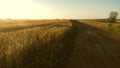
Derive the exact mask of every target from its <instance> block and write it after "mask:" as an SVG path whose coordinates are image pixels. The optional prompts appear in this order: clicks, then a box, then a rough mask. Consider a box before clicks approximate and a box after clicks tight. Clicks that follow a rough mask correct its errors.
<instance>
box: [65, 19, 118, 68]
mask: <svg viewBox="0 0 120 68" xmlns="http://www.w3.org/2000/svg"><path fill="white" fill-rule="evenodd" d="M71 22H72V23H73V24H74V25H76V27H77V28H78V30H79V32H78V33H79V35H78V36H77V37H76V40H75V42H74V45H73V46H74V50H73V56H72V57H71V59H70V63H68V67H67V68H120V65H119V64H120V58H119V54H120V50H119V48H120V39H118V38H116V37H114V36H113V35H111V34H109V33H107V32H104V31H102V30H100V29H97V28H95V27H93V26H90V25H87V24H84V23H82V22H79V21H77V20H71ZM116 48H117V49H116ZM117 52H118V53H117Z"/></svg>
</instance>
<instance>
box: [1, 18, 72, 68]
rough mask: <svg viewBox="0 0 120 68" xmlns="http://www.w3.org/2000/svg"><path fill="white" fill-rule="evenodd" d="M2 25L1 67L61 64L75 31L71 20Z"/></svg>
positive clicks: (29, 21) (34, 21) (35, 67)
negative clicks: (63, 53) (72, 33)
mask: <svg viewBox="0 0 120 68" xmlns="http://www.w3.org/2000/svg"><path fill="white" fill-rule="evenodd" d="M0 24H1V26H0V68H30V67H32V68H38V67H42V68H49V67H55V65H57V64H58V65H60V64H61V63H60V62H61V60H63V59H64V58H63V57H62V56H60V55H61V53H62V52H63V51H64V49H66V48H65V47H66V45H65V44H66V43H69V40H68V39H69V37H70V36H69V34H68V33H69V32H70V31H72V29H73V28H72V24H71V23H70V22H69V20H3V21H1V22H0ZM66 35H68V36H66ZM70 38H71V37H70ZM66 40H67V41H66ZM66 55H67V54H66ZM64 60H66V59H64ZM64 60H63V61H64ZM63 61H62V62H63ZM59 63H60V64H59Z"/></svg>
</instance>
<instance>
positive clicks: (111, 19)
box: [108, 11, 118, 23]
mask: <svg viewBox="0 0 120 68" xmlns="http://www.w3.org/2000/svg"><path fill="white" fill-rule="evenodd" d="M117 16H118V13H117V12H114V11H112V12H111V13H110V15H109V18H108V22H109V23H115V22H116V19H117Z"/></svg>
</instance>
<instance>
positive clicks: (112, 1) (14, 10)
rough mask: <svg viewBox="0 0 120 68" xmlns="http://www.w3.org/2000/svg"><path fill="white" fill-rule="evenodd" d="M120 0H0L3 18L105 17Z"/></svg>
mask: <svg viewBox="0 0 120 68" xmlns="http://www.w3.org/2000/svg"><path fill="white" fill-rule="evenodd" d="M111 11H116V12H118V13H119V16H118V18H120V0H0V18H1V19H7V18H11V19H103V18H108V16H109V13H110V12H111Z"/></svg>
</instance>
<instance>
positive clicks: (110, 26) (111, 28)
mask: <svg viewBox="0 0 120 68" xmlns="http://www.w3.org/2000/svg"><path fill="white" fill-rule="evenodd" d="M81 22H84V23H85V24H88V25H91V26H94V27H97V28H100V29H102V30H105V31H108V32H111V33H115V34H120V23H119V22H118V23H105V22H96V21H92V20H81Z"/></svg>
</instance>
